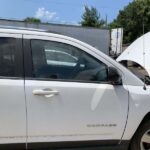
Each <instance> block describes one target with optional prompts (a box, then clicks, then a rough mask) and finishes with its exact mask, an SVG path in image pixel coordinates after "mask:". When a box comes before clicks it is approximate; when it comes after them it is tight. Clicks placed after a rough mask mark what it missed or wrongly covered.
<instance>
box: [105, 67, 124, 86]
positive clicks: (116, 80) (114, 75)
mask: <svg viewBox="0 0 150 150" xmlns="http://www.w3.org/2000/svg"><path fill="white" fill-rule="evenodd" d="M108 82H110V83H111V84H113V85H121V84H122V79H121V76H120V74H119V73H118V71H117V69H116V68H114V67H109V68H108Z"/></svg>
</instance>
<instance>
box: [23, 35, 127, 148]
mask: <svg viewBox="0 0 150 150" xmlns="http://www.w3.org/2000/svg"><path fill="white" fill-rule="evenodd" d="M24 39H25V40H24V41H25V42H24V43H25V44H24V45H25V47H26V48H25V51H26V53H27V54H26V56H28V59H26V62H27V63H28V65H27V66H26V68H27V69H26V70H28V71H27V75H26V76H27V77H26V80H25V91H26V100H27V112H28V146H29V148H33V147H34V146H36V144H38V143H40V145H39V146H41V147H42V143H43V144H44V145H43V146H47V145H45V143H49V142H50V144H51V143H52V142H56V144H55V145H53V144H52V147H53V146H54V147H55V146H56V147H59V146H61V147H62V145H61V144H62V142H64V143H67V142H71V141H72V142H73V143H72V144H73V145H71V146H75V145H76V144H77V145H78V142H79V143H80V144H83V145H84V146H86V145H91V144H94V145H95V144H96V143H95V142H94V141H98V142H97V144H99V145H100V144H104V143H103V142H107V145H109V144H117V143H118V142H119V141H120V140H121V137H122V135H123V131H124V128H125V124H126V119H127V112H128V92H127V91H126V90H125V89H124V87H123V86H122V85H111V84H109V83H108V80H107V72H106V70H107V67H108V66H109V65H110V64H109V63H107V61H106V60H104V59H101V58H100V56H96V54H95V53H94V52H90V50H89V49H87V48H85V47H83V46H81V45H80V44H77V43H74V42H73V41H72V42H71V41H69V40H65V39H59V38H52V37H45V36H33V35H24ZM30 50H31V52H30ZM55 50H56V51H57V53H56V55H57V54H58V53H59V51H61V53H68V55H69V56H70V55H72V62H71V58H70V59H68V60H66V59H64V60H63V59H62V58H61V59H60V58H59V57H57V56H56V58H54V56H53V57H50V56H49V55H46V51H55ZM85 51H86V52H85ZM31 54H32V55H31ZM59 55H61V54H59ZM92 55H93V56H92ZM98 57H99V59H100V60H98ZM29 58H30V59H29ZM75 60H76V61H75ZM51 61H55V63H48V62H51ZM57 62H58V63H57ZM71 63H72V64H71ZM31 64H32V67H29V66H30V65H31ZM70 64H71V65H70ZM29 69H30V71H29ZM75 141H76V142H75ZM58 142H59V144H58ZM82 142H83V143H82ZM84 142H86V143H84ZM93 142H94V143H93ZM31 143H32V144H31ZM60 143H61V144H60ZM105 144H106V143H105ZM30 146H31V147H30ZM63 146H64V145H63ZM68 146H70V145H68Z"/></svg>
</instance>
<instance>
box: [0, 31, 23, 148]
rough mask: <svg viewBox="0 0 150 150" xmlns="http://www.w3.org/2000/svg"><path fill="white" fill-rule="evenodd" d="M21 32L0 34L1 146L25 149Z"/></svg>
mask: <svg viewBox="0 0 150 150" xmlns="http://www.w3.org/2000/svg"><path fill="white" fill-rule="evenodd" d="M22 56H23V54H22V35H21V34H8V33H0V149H5V150H7V149H25V143H26V105H25V95H24V78H23V57H22Z"/></svg>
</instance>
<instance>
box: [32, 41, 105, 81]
mask: <svg viewBox="0 0 150 150" xmlns="http://www.w3.org/2000/svg"><path fill="white" fill-rule="evenodd" d="M31 48H32V57H33V74H34V77H36V78H49V79H55V80H56V79H58V80H73V81H95V82H100V81H103V82H105V81H107V66H106V65H105V64H103V63H102V62H100V61H98V60H97V59H95V58H93V57H92V56H90V55H89V54H87V53H85V52H84V51H82V50H80V49H78V48H76V47H74V46H71V45H68V44H64V43H59V42H52V41H42V40H32V41H31Z"/></svg>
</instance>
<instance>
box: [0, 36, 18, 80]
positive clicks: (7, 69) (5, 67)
mask: <svg viewBox="0 0 150 150" xmlns="http://www.w3.org/2000/svg"><path fill="white" fill-rule="evenodd" d="M15 52H16V39H15V38H8V37H0V76H6V77H15Z"/></svg>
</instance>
